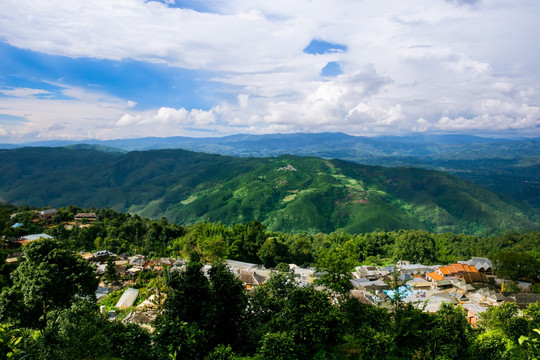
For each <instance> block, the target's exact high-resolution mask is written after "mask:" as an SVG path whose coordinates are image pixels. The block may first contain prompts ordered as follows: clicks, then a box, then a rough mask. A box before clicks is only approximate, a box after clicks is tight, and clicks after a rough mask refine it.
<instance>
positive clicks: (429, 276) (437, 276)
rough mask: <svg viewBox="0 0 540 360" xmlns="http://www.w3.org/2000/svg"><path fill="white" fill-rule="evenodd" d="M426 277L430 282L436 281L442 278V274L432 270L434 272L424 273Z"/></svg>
mask: <svg viewBox="0 0 540 360" xmlns="http://www.w3.org/2000/svg"><path fill="white" fill-rule="evenodd" d="M426 279H427V280H428V281H431V282H432V283H436V282H437V281H442V280H444V276H443V275H441V273H439V272H435V271H434V272H430V273H427V274H426Z"/></svg>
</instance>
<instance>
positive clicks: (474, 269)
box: [469, 265, 478, 273]
mask: <svg viewBox="0 0 540 360" xmlns="http://www.w3.org/2000/svg"><path fill="white" fill-rule="evenodd" d="M469 267H470V268H471V272H475V273H477V272H478V270H477V269H476V267H475V266H474V265H469Z"/></svg>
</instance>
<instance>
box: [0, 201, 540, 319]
mask: <svg viewBox="0 0 540 360" xmlns="http://www.w3.org/2000/svg"><path fill="white" fill-rule="evenodd" d="M56 212H57V211H56V210H55V209H49V210H45V211H39V212H36V220H37V221H43V220H46V219H50V218H51V217H52V216H53V215H54V214H55V213H56ZM13 215H16V214H13ZM96 220H98V216H97V215H96V214H95V213H77V214H76V215H75V217H74V218H73V221H71V222H67V223H66V224H65V227H66V228H69V229H71V228H72V227H73V226H78V227H88V226H91V225H90V224H91V223H92V222H94V221H96ZM19 226H20V225H19V223H16V224H15V225H14V227H19ZM52 238H53V237H52V236H50V235H47V234H44V233H40V234H31V235H25V236H21V237H19V238H16V239H13V238H11V239H5V244H6V245H5V246H6V247H7V248H13V247H15V248H16V247H18V246H23V245H25V244H27V243H29V242H32V241H35V240H38V239H52ZM21 254H22V253H21V252H13V253H11V254H10V256H9V257H8V258H7V259H6V263H8V264H16V263H17V262H19V261H20V260H21V259H20V257H19V256H20V255H21ZM78 254H79V255H80V256H81V257H83V258H84V259H85V260H86V261H88V262H89V263H90V264H91V265H92V266H93V267H94V269H95V273H96V276H98V277H100V278H101V279H102V280H101V282H100V285H99V287H98V289H97V291H96V297H97V299H98V301H99V300H103V299H105V298H106V297H107V296H108V295H109V294H110V293H111V292H113V291H116V292H118V291H119V292H121V293H123V294H124V295H123V296H122V297H121V298H120V300H118V302H117V303H116V304H115V305H114V306H113V307H110V306H109V309H106V308H105V306H102V311H107V312H108V314H109V316H110V318H111V319H114V318H116V316H117V315H116V311H118V310H124V309H126V308H129V309H131V310H132V311H130V313H129V314H128V315H127V316H125V318H124V321H126V322H134V323H138V324H140V325H144V326H149V324H150V322H151V321H152V320H153V319H154V318H155V314H153V312H154V310H155V309H156V308H157V306H156V305H157V304H156V302H155V296H154V294H151V293H149V294H147V296H148V297H147V298H141V297H140V296H139V291H138V290H137V289H135V288H133V286H134V285H135V284H136V283H137V280H138V279H139V277H140V275H141V274H148V276H146V278H153V277H161V278H162V277H164V276H166V275H167V273H172V272H174V271H183V269H184V265H185V260H184V259H182V258H170V257H166V258H148V257H146V256H144V255H140V254H136V255H131V256H130V255H128V254H126V253H122V254H119V255H116V254H114V253H112V252H110V251H107V250H100V251H97V252H94V253H90V252H79V253H78ZM225 263H226V264H227V265H228V268H229V269H230V271H231V272H232V273H233V274H234V275H235V276H236V277H237V278H238V279H239V280H241V281H242V283H243V284H244V286H245V290H246V291H251V290H253V289H254V288H256V287H258V286H264V283H265V281H266V280H267V279H268V278H269V277H270V276H271V274H272V273H273V272H276V271H278V270H276V269H266V268H265V267H264V266H263V265H261V264H255V263H248V262H242V261H237V260H225ZM110 264H114V273H115V274H116V277H115V280H114V281H107V280H105V276H104V274H105V273H106V272H107V267H108V266H110ZM288 266H289V268H288V269H280V270H281V271H289V272H291V273H293V274H294V278H295V281H296V284H297V286H299V287H305V286H315V287H321V286H320V285H317V281H316V280H317V279H318V278H319V277H320V275H321V273H318V272H317V271H316V269H315V268H302V267H299V266H297V265H295V264H289V265H288ZM210 267H211V265H206V266H205V267H204V271H206V272H207V271H208V270H209V269H210ZM142 278H144V276H142ZM350 279H351V280H350V281H351V284H352V286H353V289H352V290H351V291H350V295H351V296H352V297H356V298H358V299H359V300H360V301H361V302H362V303H365V304H369V305H373V306H391V304H393V303H395V302H396V301H401V302H404V303H411V304H414V306H416V307H418V308H419V309H421V310H422V311H424V312H432V313H433V312H436V311H437V310H438V309H439V308H440V306H441V304H442V303H450V304H454V305H460V306H462V307H463V308H464V309H465V310H466V311H467V313H468V314H467V321H468V322H469V323H470V324H472V325H475V324H477V322H478V320H479V316H480V314H481V313H483V312H485V311H486V310H487V309H488V308H489V307H490V306H498V305H501V304H503V303H506V302H513V303H516V304H517V305H518V307H519V308H525V307H527V306H528V305H530V304H531V303H534V302H538V301H540V294H534V293H532V289H531V285H532V284H531V282H527V281H517V282H515V283H508V285H512V286H513V288H512V290H513V291H508V290H509V289H508V288H506V289H505V281H504V280H503V279H499V278H497V277H496V276H495V275H494V271H493V264H492V262H491V261H490V259H488V258H485V257H473V258H471V259H469V260H467V261H459V262H457V263H453V264H445V265H423V264H419V263H417V264H411V263H410V262H409V261H398V262H397V263H396V264H393V265H387V266H369V265H364V266H357V267H356V268H355V269H354V271H353V272H352V273H351V274H350ZM516 285H517V289H516V288H515V286H516ZM335 300H336V301H337V299H335ZM136 302H137V304H138V305H137V306H136V307H134V305H135V304H136Z"/></svg>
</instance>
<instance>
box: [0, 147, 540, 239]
mask: <svg viewBox="0 0 540 360" xmlns="http://www.w3.org/2000/svg"><path fill="white" fill-rule="evenodd" d="M0 197H1V198H3V199H4V200H5V201H8V202H11V203H14V204H31V205H35V206H65V205H69V204H77V205H79V206H83V207H90V206H96V207H111V208H115V209H117V210H127V211H130V212H133V213H137V214H140V215H142V216H146V217H150V218H160V217H162V216H165V217H166V218H167V219H169V220H171V221H175V222H178V223H180V224H193V223H196V222H200V221H212V222H218V221H220V222H223V223H225V224H234V223H244V222H248V221H251V220H257V221H260V222H262V223H263V224H264V225H266V227H267V228H268V229H269V230H279V231H287V232H303V231H306V232H311V233H316V232H331V231H334V230H336V229H338V228H344V229H345V230H347V231H348V232H352V233H359V232H368V231H373V230H377V229H380V230H397V229H425V230H430V231H434V232H464V233H470V234H488V233H493V232H497V231H502V230H508V229H518V230H525V229H537V228H539V227H540V226H539V223H538V222H537V221H535V215H534V214H533V215H531V213H529V212H528V210H526V209H525V208H524V207H522V206H520V205H518V204H517V203H514V202H512V201H509V200H507V199H502V198H501V197H500V196H498V195H496V194H494V193H492V192H490V191H488V190H485V189H483V188H481V187H479V186H477V185H474V184H473V183H471V182H468V181H466V180H463V179H459V178H456V177H454V176H451V175H448V174H446V173H443V172H438V171H430V170H420V169H415V168H406V167H401V168H383V167H374V166H365V165H359V164H356V163H351V162H347V161H342V160H322V159H319V158H314V157H298V156H290V155H283V156H279V157H275V158H234V157H227V156H219V155H208V154H203V153H193V152H189V151H184V150H153V151H134V152H130V153H127V154H120V153H113V152H108V153H105V152H101V151H96V150H91V149H66V148H23V149H14V150H1V151H0Z"/></svg>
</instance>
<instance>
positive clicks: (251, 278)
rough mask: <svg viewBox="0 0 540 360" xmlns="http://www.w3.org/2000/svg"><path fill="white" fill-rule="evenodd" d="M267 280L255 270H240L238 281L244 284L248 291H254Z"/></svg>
mask: <svg viewBox="0 0 540 360" xmlns="http://www.w3.org/2000/svg"><path fill="white" fill-rule="evenodd" d="M266 278H267V277H266V276H264V275H261V274H258V273H257V272H256V271H255V270H240V273H239V274H238V279H239V280H240V281H242V282H243V283H244V285H245V286H246V290H252V289H253V288H255V287H257V286H259V285H261V284H262V283H264V282H265V281H266Z"/></svg>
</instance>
